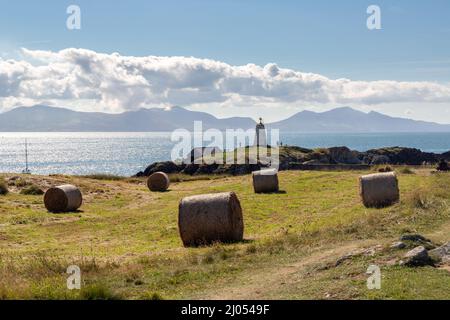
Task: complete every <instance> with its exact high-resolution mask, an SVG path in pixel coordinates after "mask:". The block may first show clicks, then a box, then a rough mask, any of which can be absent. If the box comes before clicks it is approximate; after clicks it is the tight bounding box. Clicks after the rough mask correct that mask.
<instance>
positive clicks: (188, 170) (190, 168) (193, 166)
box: [181, 163, 200, 175]
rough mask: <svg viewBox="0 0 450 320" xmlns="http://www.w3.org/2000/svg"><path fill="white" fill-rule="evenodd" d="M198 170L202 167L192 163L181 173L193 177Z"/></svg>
mask: <svg viewBox="0 0 450 320" xmlns="http://www.w3.org/2000/svg"><path fill="white" fill-rule="evenodd" d="M198 168H200V165H198V164H194V163H191V164H188V165H187V166H186V167H185V168H184V169H183V171H181V173H184V174H189V175H193V174H195V173H196V172H197V170H198Z"/></svg>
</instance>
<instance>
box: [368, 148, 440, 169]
mask: <svg viewBox="0 0 450 320" xmlns="http://www.w3.org/2000/svg"><path fill="white" fill-rule="evenodd" d="M366 153H367V154H372V155H373V156H375V155H378V156H386V157H388V158H389V164H406V165H421V164H422V163H423V162H427V163H436V162H438V156H437V155H436V154H434V153H428V152H422V151H421V150H419V149H415V148H403V147H389V148H380V149H374V150H369V151H367V152H366Z"/></svg>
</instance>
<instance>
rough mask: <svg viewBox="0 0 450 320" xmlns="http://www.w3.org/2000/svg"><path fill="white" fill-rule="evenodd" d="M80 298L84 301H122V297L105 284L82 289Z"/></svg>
mask: <svg viewBox="0 0 450 320" xmlns="http://www.w3.org/2000/svg"><path fill="white" fill-rule="evenodd" d="M80 298H81V299H84V300H120V299H121V297H120V296H119V295H117V294H115V293H114V292H112V291H111V290H110V289H109V288H108V287H106V286H105V285H103V284H95V285H90V286H87V287H84V288H82V289H81V292H80Z"/></svg>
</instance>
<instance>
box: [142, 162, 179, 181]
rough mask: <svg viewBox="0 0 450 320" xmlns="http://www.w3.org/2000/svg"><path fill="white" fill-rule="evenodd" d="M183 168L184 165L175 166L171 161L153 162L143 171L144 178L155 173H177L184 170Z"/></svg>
mask: <svg viewBox="0 0 450 320" xmlns="http://www.w3.org/2000/svg"><path fill="white" fill-rule="evenodd" d="M184 166H185V165H177V164H176V163H175V162H172V161H165V162H155V163H153V164H151V165H149V166H148V167H147V168H146V169H145V171H144V176H146V177H148V176H150V175H152V174H153V173H155V172H164V173H178V172H180V171H181V170H183V169H184Z"/></svg>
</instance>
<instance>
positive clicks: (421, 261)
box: [400, 246, 433, 267]
mask: <svg viewBox="0 0 450 320" xmlns="http://www.w3.org/2000/svg"><path fill="white" fill-rule="evenodd" d="M400 264H401V265H404V266H408V267H421V266H427V265H433V262H432V260H431V258H430V256H429V255H428V251H427V249H425V247H423V246H420V247H416V248H414V249H412V250H411V251H409V252H408V253H406V254H405V256H404V257H403V260H402V261H401V262H400Z"/></svg>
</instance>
